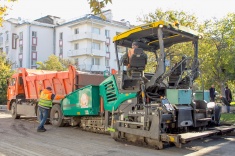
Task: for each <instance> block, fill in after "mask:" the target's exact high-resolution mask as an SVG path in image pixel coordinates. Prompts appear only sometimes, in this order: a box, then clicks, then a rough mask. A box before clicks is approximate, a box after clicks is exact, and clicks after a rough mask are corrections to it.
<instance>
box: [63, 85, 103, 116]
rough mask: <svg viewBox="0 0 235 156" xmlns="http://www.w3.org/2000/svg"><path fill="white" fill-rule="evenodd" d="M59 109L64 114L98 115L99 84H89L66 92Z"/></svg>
mask: <svg viewBox="0 0 235 156" xmlns="http://www.w3.org/2000/svg"><path fill="white" fill-rule="evenodd" d="M61 109H62V111H63V114H64V116H86V115H98V114H99V110H100V96H99V86H94V85H89V86H86V87H83V88H80V89H78V90H76V91H74V92H72V93H70V94H68V95H67V96H66V97H65V98H64V99H63V100H62V101H61Z"/></svg>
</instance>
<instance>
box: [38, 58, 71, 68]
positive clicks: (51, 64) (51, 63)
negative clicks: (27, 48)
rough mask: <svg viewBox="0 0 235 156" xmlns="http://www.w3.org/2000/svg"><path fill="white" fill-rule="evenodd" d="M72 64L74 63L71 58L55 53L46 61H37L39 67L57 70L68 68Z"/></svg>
mask: <svg viewBox="0 0 235 156" xmlns="http://www.w3.org/2000/svg"><path fill="white" fill-rule="evenodd" d="M70 64H74V63H73V62H72V61H71V60H69V59H61V58H59V57H57V56H55V55H51V56H49V57H48V60H46V61H45V62H37V65H38V69H41V70H57V71H64V70H67V69H68V66H69V65H70Z"/></svg>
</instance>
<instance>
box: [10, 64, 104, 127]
mask: <svg viewBox="0 0 235 156" xmlns="http://www.w3.org/2000/svg"><path fill="white" fill-rule="evenodd" d="M104 79H105V78H104V76H103V75H101V74H89V73H85V72H80V71H76V69H75V68H74V67H73V66H69V69H68V71H46V70H35V69H26V68H19V69H18V71H17V72H16V73H15V74H13V75H12V77H11V78H10V79H9V80H8V90H7V100H8V102H7V108H8V110H11V114H12V117H13V118H14V119H19V118H20V116H37V114H38V113H37V112H38V109H37V108H38V107H37V103H38V99H39V94H40V90H42V89H44V88H46V87H48V86H50V87H51V88H52V91H53V93H54V94H57V95H67V94H68V93H70V92H73V91H74V90H76V89H79V88H81V87H84V86H86V85H89V84H94V85H98V84H100V83H101V82H102V81H103V80H104ZM59 104H60V101H58V100H54V101H53V107H52V109H51V111H50V116H51V117H52V118H53V119H54V118H56V117H57V116H58V113H60V111H59V110H60V105H59ZM57 120H62V119H57ZM60 123H61V122H60Z"/></svg>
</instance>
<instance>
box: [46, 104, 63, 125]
mask: <svg viewBox="0 0 235 156" xmlns="http://www.w3.org/2000/svg"><path fill="white" fill-rule="evenodd" d="M63 118H64V116H63V113H62V111H61V108H60V105H59V104H55V105H53V106H52V108H51V113H50V121H51V124H52V125H53V126H56V127H63V126H64V125H65V124H64V119H63Z"/></svg>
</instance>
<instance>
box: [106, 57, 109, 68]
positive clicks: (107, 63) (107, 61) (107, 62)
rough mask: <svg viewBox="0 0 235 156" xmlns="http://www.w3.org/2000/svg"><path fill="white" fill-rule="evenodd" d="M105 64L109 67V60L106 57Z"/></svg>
mask: <svg viewBox="0 0 235 156" xmlns="http://www.w3.org/2000/svg"><path fill="white" fill-rule="evenodd" d="M105 66H106V67H109V60H108V59H105Z"/></svg>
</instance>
